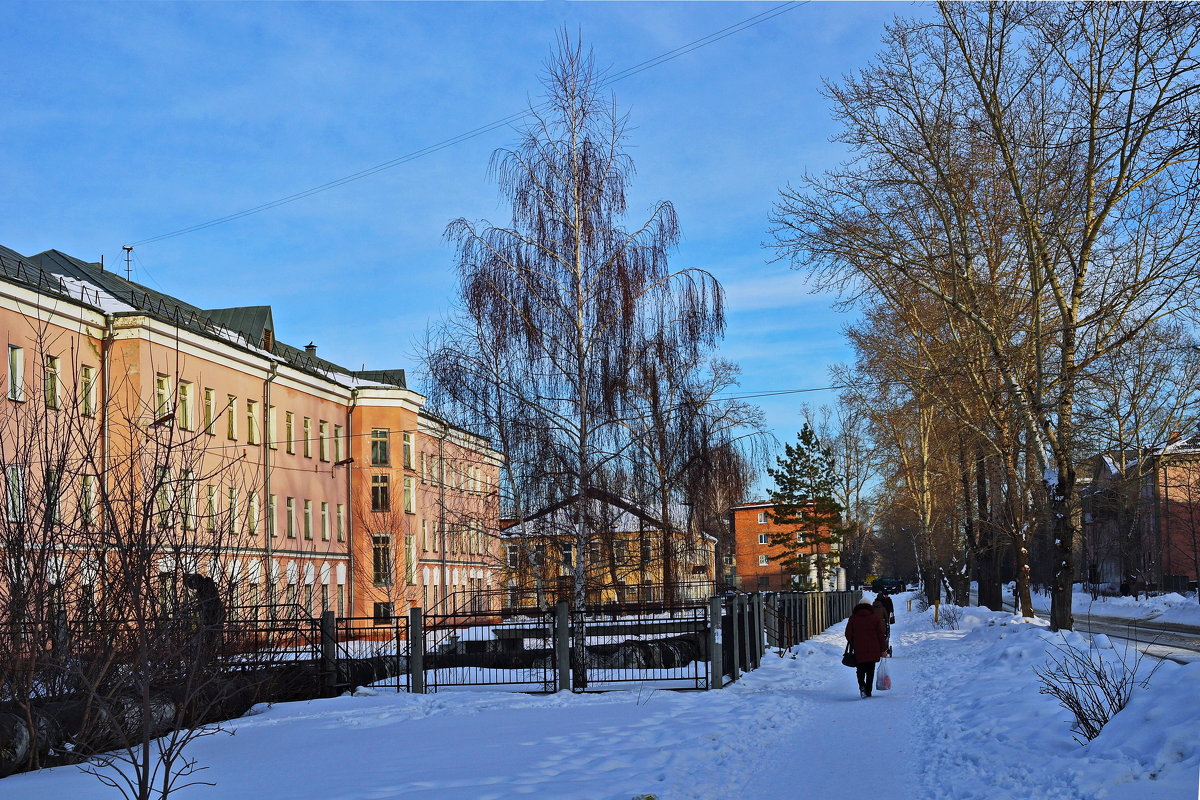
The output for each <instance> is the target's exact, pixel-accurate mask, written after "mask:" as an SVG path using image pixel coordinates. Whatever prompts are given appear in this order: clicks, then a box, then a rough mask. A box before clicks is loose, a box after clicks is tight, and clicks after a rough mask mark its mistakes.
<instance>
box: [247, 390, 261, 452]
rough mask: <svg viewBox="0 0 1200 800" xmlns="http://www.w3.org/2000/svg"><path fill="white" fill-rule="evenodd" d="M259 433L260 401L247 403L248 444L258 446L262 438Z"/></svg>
mask: <svg viewBox="0 0 1200 800" xmlns="http://www.w3.org/2000/svg"><path fill="white" fill-rule="evenodd" d="M259 434H260V431H259V421H258V401H257V400H247V401H246V444H258V443H259V440H260V439H261V438H262V437H261V436H260V435H259Z"/></svg>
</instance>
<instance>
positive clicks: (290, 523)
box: [284, 497, 296, 539]
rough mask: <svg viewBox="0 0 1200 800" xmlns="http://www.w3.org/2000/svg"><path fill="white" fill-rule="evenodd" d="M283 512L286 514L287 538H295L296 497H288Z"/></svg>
mask: <svg viewBox="0 0 1200 800" xmlns="http://www.w3.org/2000/svg"><path fill="white" fill-rule="evenodd" d="M284 513H285V514H287V538H289V539H295V538H296V498H294V497H289V498H288V499H287V501H286V504H285V508H284Z"/></svg>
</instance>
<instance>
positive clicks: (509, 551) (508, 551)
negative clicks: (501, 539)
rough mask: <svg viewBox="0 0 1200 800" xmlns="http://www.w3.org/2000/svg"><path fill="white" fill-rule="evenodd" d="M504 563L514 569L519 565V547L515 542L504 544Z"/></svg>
mask: <svg viewBox="0 0 1200 800" xmlns="http://www.w3.org/2000/svg"><path fill="white" fill-rule="evenodd" d="M504 555H505V559H504V563H505V565H506V566H507V567H508V568H509V569H516V568H517V567H519V566H521V548H520V547H519V546H518V545H515V544H507V545H505V546H504Z"/></svg>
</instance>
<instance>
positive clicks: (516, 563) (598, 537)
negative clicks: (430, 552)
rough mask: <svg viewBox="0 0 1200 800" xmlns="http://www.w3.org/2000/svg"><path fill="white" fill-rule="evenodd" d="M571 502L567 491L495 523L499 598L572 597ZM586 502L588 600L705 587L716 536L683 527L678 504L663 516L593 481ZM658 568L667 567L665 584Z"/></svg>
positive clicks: (515, 601)
mask: <svg viewBox="0 0 1200 800" xmlns="http://www.w3.org/2000/svg"><path fill="white" fill-rule="evenodd" d="M574 508H575V499H574V498H568V499H565V500H562V501H560V502H558V503H554V504H552V505H550V506H547V507H546V508H543V509H540V510H538V511H536V512H534V513H532V514H530V515H528V516H526V517H525V518H524V519H521V520H506V521H504V522H503V523H502V524H501V528H502V530H503V533H502V536H501V538H502V540H503V543H504V557H505V559H504V567H505V568H504V571H503V574H502V577H501V580H502V581H503V585H504V586H505V587H506V590H507V596H506V598H505V605H507V606H509V607H514V608H515V607H521V606H529V605H542V604H544V603H553V602H556V601H557V600H560V599H561V600H566V601H568V602H571V601H572V593H573V587H574V570H575V566H576V561H577V556H576V552H575V544H576V534H575V525H574V523H573V512H574ZM587 509H588V511H587V514H588V525H589V528H590V529H591V530H592V531H593V535H592V536H591V539H590V544H589V552H588V554H587V558H586V560H585V564H586V582H587V596H588V598H589V600H590V601H591V602H605V603H609V602H617V603H639V602H659V601H662V600H663V599H664V598H667V599H695V598H697V597H707V596H709V595H710V594H711V593H712V592H713V589H714V584H713V567H714V565H713V558H714V546H715V543H716V542H715V540H714V539H713V538H712V537H710V536H706V535H703V534H700V535H692V534H691V533H690V532H689V528H688V515H687V509H686V507H676V508H675V509H673V511H674V512H675V514H674V518H673V519H672V520H671V521H670V522H669V523H664V522H662V521H661V520H659V519H657V518H656V517H655V516H654V515H652V514H650V513H648V512H647V511H645V510H644V509H642V508H639V507H638V506H637V505H636V504H634V503H633V502H631V501H629V500H626V499H624V498H621V497H618V496H616V495H613V494H610V493H608V492H604V491H602V490H599V489H593V490H591V491H589V493H588V505H587ZM664 553H668V554H669V555H668V557H667V558H664ZM667 562H669V564H668V563H667ZM665 568H666V569H669V571H670V576H671V580H670V584H671V585H670V586H669V587H667V586H666V585H665V584H666V580H665V575H664V569H665Z"/></svg>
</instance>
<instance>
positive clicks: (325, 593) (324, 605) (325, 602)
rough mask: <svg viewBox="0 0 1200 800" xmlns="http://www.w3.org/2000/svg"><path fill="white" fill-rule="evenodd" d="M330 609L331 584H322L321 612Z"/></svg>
mask: <svg viewBox="0 0 1200 800" xmlns="http://www.w3.org/2000/svg"><path fill="white" fill-rule="evenodd" d="M328 610H329V584H328V583H322V584H321V613H322V614H324V613H325V612H326V611H328Z"/></svg>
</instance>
